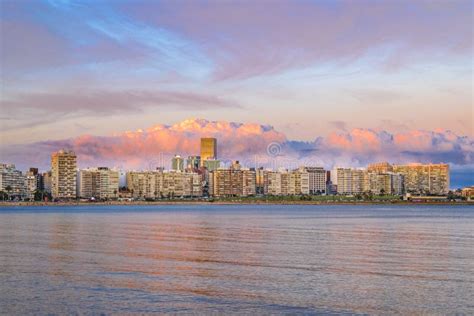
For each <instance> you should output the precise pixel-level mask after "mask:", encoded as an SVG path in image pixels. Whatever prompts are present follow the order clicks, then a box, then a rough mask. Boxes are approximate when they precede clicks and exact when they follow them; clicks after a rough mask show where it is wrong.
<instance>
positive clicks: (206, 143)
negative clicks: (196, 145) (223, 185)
mask: <svg viewBox="0 0 474 316" xmlns="http://www.w3.org/2000/svg"><path fill="white" fill-rule="evenodd" d="M211 159H217V139H215V138H201V163H203V161H205V160H211Z"/></svg>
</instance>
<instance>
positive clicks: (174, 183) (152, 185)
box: [127, 170, 203, 199]
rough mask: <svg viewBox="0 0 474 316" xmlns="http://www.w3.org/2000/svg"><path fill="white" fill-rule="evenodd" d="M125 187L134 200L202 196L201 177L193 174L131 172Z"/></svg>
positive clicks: (128, 174) (158, 171) (159, 171)
mask: <svg viewBox="0 0 474 316" xmlns="http://www.w3.org/2000/svg"><path fill="white" fill-rule="evenodd" d="M127 187H128V189H129V191H130V192H131V194H132V196H133V197H134V198H143V199H157V198H177V197H199V196H202V193H203V192H202V179H201V175H199V174H197V173H193V172H175V171H172V172H163V171H161V170H156V171H131V172H128V173H127Z"/></svg>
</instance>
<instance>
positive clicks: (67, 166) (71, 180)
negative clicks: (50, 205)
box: [51, 150, 76, 198]
mask: <svg viewBox="0 0 474 316" xmlns="http://www.w3.org/2000/svg"><path fill="white" fill-rule="evenodd" d="M51 194H52V195H53V198H76V154H75V153H74V152H73V151H66V150H60V151H58V152H55V153H53V154H52V155H51Z"/></svg>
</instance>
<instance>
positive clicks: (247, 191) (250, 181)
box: [240, 168, 257, 196]
mask: <svg viewBox="0 0 474 316" xmlns="http://www.w3.org/2000/svg"><path fill="white" fill-rule="evenodd" d="M240 171H241V172H242V196H252V195H255V194H256V193H257V191H256V173H255V169H248V168H241V169H240Z"/></svg>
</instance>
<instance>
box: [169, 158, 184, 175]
mask: <svg viewBox="0 0 474 316" xmlns="http://www.w3.org/2000/svg"><path fill="white" fill-rule="evenodd" d="M171 170H174V171H182V172H183V171H184V158H182V157H181V156H179V155H176V156H174V157H173V158H172V159H171Z"/></svg>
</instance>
